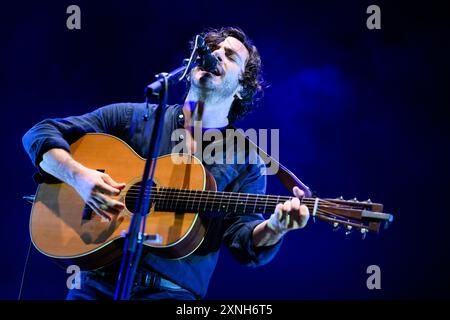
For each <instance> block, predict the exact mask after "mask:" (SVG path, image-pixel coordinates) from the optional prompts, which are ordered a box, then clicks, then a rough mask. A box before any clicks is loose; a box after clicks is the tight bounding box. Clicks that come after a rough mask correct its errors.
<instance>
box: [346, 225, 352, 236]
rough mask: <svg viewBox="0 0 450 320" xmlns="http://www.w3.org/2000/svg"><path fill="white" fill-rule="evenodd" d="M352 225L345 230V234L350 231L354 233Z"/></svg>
mask: <svg viewBox="0 0 450 320" xmlns="http://www.w3.org/2000/svg"><path fill="white" fill-rule="evenodd" d="M352 229H353V227H352V226H347V231H345V235H349V234H350V233H352Z"/></svg>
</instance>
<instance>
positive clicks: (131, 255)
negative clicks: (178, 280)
mask: <svg viewBox="0 0 450 320" xmlns="http://www.w3.org/2000/svg"><path fill="white" fill-rule="evenodd" d="M197 48H198V47H197V41H196V45H195V47H194V49H193V51H192V54H191V57H190V59H185V60H184V63H183V66H182V67H179V68H177V69H175V70H173V71H172V72H170V73H160V74H158V75H156V78H157V80H156V81H155V82H153V83H151V84H149V85H148V86H147V87H146V89H145V92H146V104H147V108H148V101H149V98H151V97H154V96H156V97H158V101H159V103H158V106H157V107H156V109H155V112H154V116H155V122H154V127H153V130H152V132H151V133H150V137H149V140H148V143H149V148H148V153H147V160H146V162H145V167H144V173H143V175H142V181H141V186H140V189H139V196H138V199H137V201H136V205H135V210H134V214H133V216H132V218H131V223H130V227H129V230H128V233H126V234H125V245H124V250H123V258H122V265H121V268H120V273H119V278H118V282H117V287H116V291H115V295H114V300H129V299H130V293H131V288H132V284H133V282H134V277H135V274H136V269H137V267H138V264H139V261H140V257H141V254H142V248H143V243H144V242H148V241H151V242H161V236H160V235H158V234H154V235H147V234H145V221H146V217H147V214H148V213H149V211H150V207H151V204H152V199H153V195H152V193H151V190H152V187H153V176H154V173H155V167H156V161H157V157H158V156H159V146H160V140H161V133H162V128H163V121H164V115H165V112H166V105H167V96H168V89H169V86H170V85H174V84H176V83H178V82H180V81H181V80H182V79H183V78H184V77H185V76H186V74H188V72H190V70H192V68H194V67H195V66H197V65H198V64H199V63H200V58H199V57H197V55H198V54H197ZM194 57H195V59H194ZM147 112H148V110H147ZM145 119H148V114H147V115H146V116H145Z"/></svg>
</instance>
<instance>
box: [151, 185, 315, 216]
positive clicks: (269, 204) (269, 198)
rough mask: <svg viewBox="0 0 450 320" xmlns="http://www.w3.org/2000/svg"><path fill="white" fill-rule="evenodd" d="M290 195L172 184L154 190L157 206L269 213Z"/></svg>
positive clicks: (187, 209)
mask: <svg viewBox="0 0 450 320" xmlns="http://www.w3.org/2000/svg"><path fill="white" fill-rule="evenodd" d="M290 199H292V197H287V196H274V195H261V194H251V193H237V192H219V191H204V190H183V189H172V188H159V190H158V191H157V192H156V193H155V194H154V201H155V202H156V207H155V209H156V210H158V211H183V212H219V213H226V212H233V213H238V214H251V213H262V214H271V213H273V212H274V210H275V207H276V205H277V204H279V203H283V202H285V201H287V200H290ZM303 200H305V199H303ZM307 202H308V203H309V201H307ZM310 209H312V207H311V208H310Z"/></svg>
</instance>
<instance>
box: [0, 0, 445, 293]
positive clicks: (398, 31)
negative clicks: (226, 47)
mask: <svg viewBox="0 0 450 320" xmlns="http://www.w3.org/2000/svg"><path fill="white" fill-rule="evenodd" d="M375 3H376V4H378V5H379V6H380V7H381V10H382V30H376V31H370V30H368V29H367V28H366V18H367V16H368V15H367V14H366V8H367V6H368V5H370V4H373V3H372V2H367V1H346V2H345V4H344V2H341V1H340V2H337V1H336V2H332V1H330V2H325V1H310V2H306V1H302V2H294V1H292V2H283V1H276V2H274V3H269V2H265V1H242V2H239V1H226V2H213V1H185V2H182V1H163V2H157V1H133V2H131V1H95V3H94V2H93V1H78V0H77V1H65V0H63V1H58V2H53V1H39V2H38V1H20V0H18V1H15V2H12V1H8V2H5V3H3V4H2V10H1V11H0V16H1V19H0V20H1V21H2V22H1V23H2V26H1V28H0V35H1V50H0V56H1V60H0V61H1V64H2V68H1V69H2V70H1V73H0V92H1V101H2V110H1V112H2V118H1V119H2V123H1V126H0V130H1V134H2V139H1V141H2V142H1V143H2V156H1V168H2V169H3V170H2V183H1V189H2V191H1V195H2V200H3V201H2V203H3V206H2V223H1V227H0V228H1V233H0V234H1V244H2V249H1V254H0V263H1V265H0V299H15V298H16V296H17V293H18V289H19V283H20V277H21V272H22V267H23V264H24V261H25V257H26V252H27V248H28V244H29V234H28V219H29V212H30V206H29V205H28V204H26V203H24V201H22V199H21V197H22V196H23V195H25V194H32V193H34V192H35V188H36V185H35V184H34V183H33V181H32V179H31V176H32V173H33V172H34V169H33V167H32V165H31V163H30V161H29V159H28V157H27V156H26V154H25V152H24V151H23V149H22V145H21V137H22V135H23V134H24V133H25V132H26V130H27V129H28V128H30V127H31V126H32V125H33V124H35V123H36V122H38V121H39V120H41V119H43V118H47V117H62V116H68V115H75V114H82V113H85V112H88V111H91V110H93V109H95V108H97V107H100V106H102V105H105V104H109V103H113V102H126V101H142V100H143V88H144V86H145V85H146V84H147V83H149V82H150V81H151V80H152V79H153V75H154V74H156V73H158V72H162V71H169V70H171V69H174V68H175V67H177V66H178V65H179V64H180V62H181V60H182V59H183V58H185V57H187V55H188V53H189V52H188V46H187V43H188V41H189V40H190V39H191V37H192V36H193V35H194V34H196V33H198V32H200V31H201V30H202V29H203V28H204V27H218V26H230V25H231V26H239V27H241V28H242V29H244V31H246V32H247V33H248V34H249V35H250V36H251V37H252V38H253V40H254V42H255V44H256V45H257V46H258V48H259V50H260V52H261V55H262V59H263V63H264V67H265V69H264V70H265V78H266V80H267V82H268V83H270V84H271V86H270V88H269V89H268V90H267V91H266V95H265V98H264V100H263V101H262V103H261V105H260V107H259V109H258V110H257V111H256V112H254V113H252V114H251V115H250V116H248V117H247V118H246V119H245V120H243V121H242V122H241V123H240V125H241V126H242V127H243V128H251V127H252V128H278V129H280V139H281V141H280V160H281V162H282V163H284V164H285V165H286V166H287V167H289V168H290V169H291V170H292V171H293V172H295V173H296V174H297V175H298V176H299V177H300V178H301V179H302V180H303V181H304V182H306V183H307V184H308V185H310V186H311V187H312V189H314V190H315V191H316V192H317V193H318V194H319V195H320V196H322V197H337V196H341V195H342V196H344V197H345V198H353V197H357V198H358V199H361V200H364V199H366V198H368V197H370V198H371V199H372V200H373V201H378V202H382V203H384V205H385V209H386V211H387V212H392V213H394V214H395V221H394V223H393V225H392V226H391V228H390V229H388V230H386V231H384V232H383V233H382V234H381V235H379V236H373V235H371V236H369V237H368V238H367V239H366V240H364V241H362V240H361V239H360V236H359V235H357V234H353V235H351V236H345V235H344V234H343V233H342V232H332V231H331V228H330V227H329V226H328V225H326V224H324V223H319V222H318V223H316V224H312V223H310V224H308V226H307V227H306V228H305V229H304V230H302V231H298V232H295V233H294V232H293V233H290V234H288V235H287V236H286V239H285V242H284V244H283V246H282V248H281V250H280V252H279V254H278V255H277V257H276V258H275V260H274V261H272V262H271V263H270V264H268V265H266V266H263V267H261V268H256V269H251V268H246V267H243V266H240V265H239V264H238V263H237V262H235V261H234V260H233V259H232V257H231V256H230V254H229V253H228V252H227V251H226V250H222V252H221V257H220V260H219V263H218V266H217V269H216V272H215V274H214V276H213V278H212V281H211V284H210V288H209V292H208V295H207V296H206V298H207V299H232V298H236V299H394V298H395V299H397V298H399V299H405V298H439V297H441V298H442V297H446V298H449V297H450V289H449V284H450V281H449V279H450V276H449V270H450V263H449V262H450V258H449V248H448V244H449V240H448V231H447V230H448V223H449V222H450V219H449V209H448V205H447V204H446V200H447V198H448V195H447V189H448V188H447V177H448V164H449V144H448V120H447V119H448V118H447V116H446V115H445V108H447V107H448V105H449V104H448V102H449V101H448V89H449V88H448V87H449V86H448V82H449V81H448V74H449V62H448V58H449V56H450V54H449V53H450V52H449V41H448V39H449V34H448V31H449V27H448V23H447V20H448V18H447V16H446V13H445V10H444V8H443V7H440V6H439V5H438V4H437V2H436V3H435V4H433V3H431V2H423V3H422V4H421V5H420V6H418V5H415V6H414V5H412V4H409V2H404V3H402V2H398V1H395V4H394V3H393V1H389V3H384V2H379V1H377V2H375ZM70 4H77V5H79V6H80V7H81V15H82V16H81V20H82V22H81V23H82V28H81V30H79V31H70V30H68V29H67V28H66V18H67V16H68V15H67V14H66V8H67V6H69V5H70ZM182 92H183V86H180V87H177V88H174V89H173V90H172V95H171V97H170V101H171V102H179V101H180V98H181V95H182ZM268 192H269V193H274V194H277V193H280V194H287V191H286V190H284V188H283V187H282V186H281V184H280V183H279V182H278V181H277V180H276V179H275V178H273V177H270V178H269V187H268ZM372 264H376V265H379V266H380V268H381V286H382V289H381V290H368V289H367V287H366V279H367V277H368V275H367V274H366V268H367V267H368V266H369V265H372ZM65 281H66V274H65V271H64V270H62V269H60V268H58V267H57V266H56V265H55V264H54V263H53V262H51V261H50V260H48V259H47V258H46V257H44V256H42V255H41V254H39V253H38V252H37V251H36V250H34V249H33V250H32V253H31V257H30V261H29V273H28V274H27V277H26V281H25V286H24V293H23V297H24V299H63V298H64V297H65V294H66V287H65Z"/></svg>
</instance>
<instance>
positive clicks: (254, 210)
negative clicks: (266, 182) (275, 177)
mask: <svg viewBox="0 0 450 320" xmlns="http://www.w3.org/2000/svg"><path fill="white" fill-rule="evenodd" d="M258 196H259V194H257V195H256V199H255V205H254V206H253V213H256V204H257V203H258Z"/></svg>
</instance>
